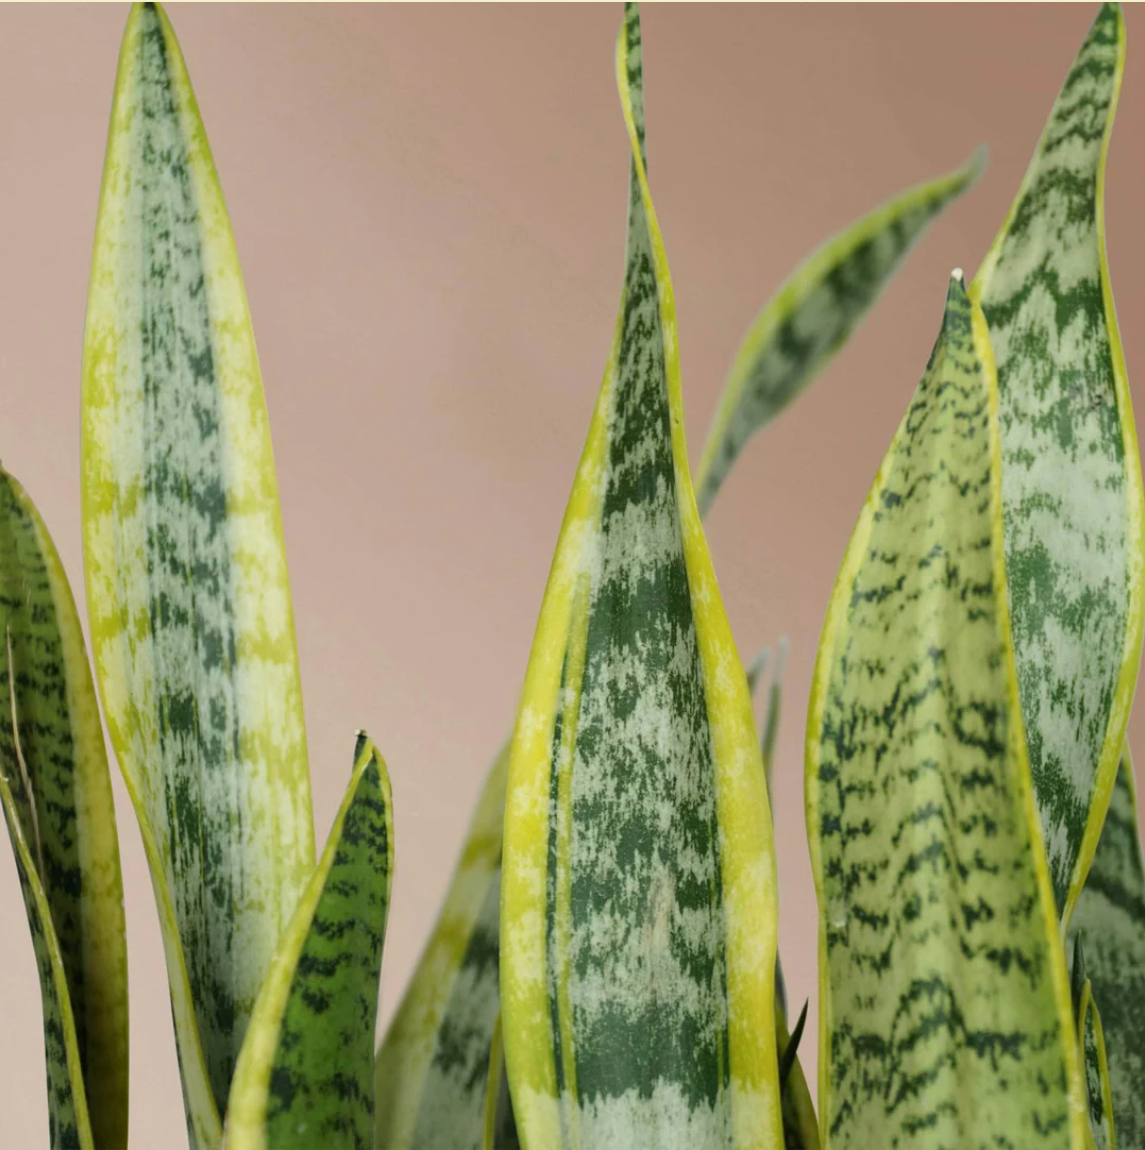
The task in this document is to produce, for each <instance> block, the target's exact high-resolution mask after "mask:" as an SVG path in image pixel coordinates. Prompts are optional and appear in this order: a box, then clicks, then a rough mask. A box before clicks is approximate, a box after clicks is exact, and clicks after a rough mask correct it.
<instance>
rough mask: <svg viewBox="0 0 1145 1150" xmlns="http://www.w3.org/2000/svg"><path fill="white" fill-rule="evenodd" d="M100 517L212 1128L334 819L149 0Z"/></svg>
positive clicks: (115, 678) (90, 405) (115, 176)
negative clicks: (314, 802)
mask: <svg viewBox="0 0 1145 1150" xmlns="http://www.w3.org/2000/svg"><path fill="white" fill-rule="evenodd" d="M83 521H84V558H85V568H86V574H87V599H88V607H89V612H90V617H91V632H92V643H93V647H94V653H95V662H96V671H97V677H98V681H99V686H100V691H101V693H102V696H103V702H104V709H105V713H106V716H107V723H108V729H109V731H110V734H111V739H112V743H113V745H114V747H115V751H116V755H117V756H118V758H119V762H120V766H121V767H122V769H123V774H124V778H125V779H126V781H127V784H128V789H129V791H130V793H131V796H132V800H133V802H134V804H135V808H136V813H137V815H138V817H139V821H140V825H141V827H142V830H143V837H144V843H145V845H146V847H147V850H148V856H149V857H148V861H149V863H150V865H151V868H152V879H153V885H154V888H155V892H156V898H157V901H158V903H159V908H160V916H161V920H162V925H163V930H164V943H165V947H166V952H167V963H168V976H169V980H170V984H171V994H172V1002H173V1007H174V1013H175V1020H176V1031H177V1037H178V1042H179V1054H180V1065H181V1068H182V1072H183V1076H184V1087H185V1094H186V1096H187V1099H188V1103H189V1107H190V1117H191V1121H192V1125H193V1127H194V1128H195V1129H196V1131H197V1137H199V1138H200V1139H201V1140H204V1141H205V1142H206V1143H208V1144H211V1143H213V1142H215V1141H217V1138H218V1135H219V1129H218V1114H219V1113H221V1112H222V1111H223V1109H224V1108H225V1105H226V1099H227V1091H228V1088H229V1083H230V1079H231V1074H232V1072H233V1069H234V1064H235V1059H236V1058H237V1056H238V1051H239V1047H240V1045H241V1043H242V1038H243V1034H244V1032H245V1030H246V1026H247V1021H248V1019H249V1017H250V1012H251V1010H252V1008H253V1006H254V1001H255V997H256V996H257V994H258V990H259V987H260V986H261V984H262V979H263V976H264V974H265V973H266V969H267V965H268V963H269V961H270V956H271V954H272V952H273V950H274V946H275V943H276V942H277V940H278V936H279V935H280V934H281V932H282V930H283V929H284V927H285V926H286V924H287V922H288V921H289V920H290V916H291V914H292V912H293V910H294V907H295V905H296V903H297V901H298V896H299V894H300V892H301V890H302V888H303V887H304V885H305V883H306V881H307V879H308V877H309V874H310V872H311V869H312V868H313V865H314V831H313V824H312V817H311V813H310V790H309V775H308V771H307V761H306V741H305V732H304V729H303V716H302V698H301V689H300V683H299V674H298V663H297V655H296V650H295V641H294V625H293V619H292V614H291V605H290V594H289V588H288V584H287V574H286V560H285V554H284V550H283V541H282V527H281V522H280V517H279V508H278V495H277V487H276V481H275V474H274V464H273V460H272V456H271V444H270V433H269V428H268V424H267V415H266V407H265V403H264V400H263V392H262V382H261V378H260V375H259V368H258V359H257V357H256V354H255V346H254V337H253V334H252V331H251V324H250V316H249V314H248V311H247V303H246V296H245V294H244V291H243V285H242V275H241V272H240V270H239V263H238V257H237V254H236V252H235V245H234V240H233V238H232V236H231V230H230V224H229V222H228V219H227V214H226V208H225V206H224V204H223V197H222V192H221V190H220V187H219V182H218V177H217V175H216V172H215V167H214V164H213V162H212V160H211V153H210V149H209V147H208V144H207V137H206V134H205V132H204V129H203V124H202V121H201V120H200V118H199V111H198V107H197V105H196V103H195V97H194V94H193V93H192V91H191V84H190V81H189V79H188V77H187V72H186V68H185V66H184V63H183V58H182V55H181V54H180V52H179V47H178V44H177V43H176V41H175V36H174V33H173V32H172V30H171V26H170V24H169V23H168V21H167V18H166V16H165V14H164V13H163V12H162V10H161V9H160V8H159V7H158V5H152V4H137V5H135V6H134V7H133V8H132V11H131V16H130V18H129V20H128V24H127V30H126V33H125V36H124V42H123V50H122V54H121V56H120V62H119V73H118V76H117V79H116V87H115V99H114V104H113V107H112V116H111V129H110V133H109V136H108V144H107V156H106V161H105V167H104V176H103V189H102V193H101V196H100V207H99V218H98V223H97V229H96V243H95V254H94V258H93V262H92V276H91V291H90V295H89V298H88V313H87V329H86V333H85V339H84V364H83ZM204 1073H205V1074H206V1076H207V1081H206V1082H204V1080H203V1075H204ZM212 1099H213V1101H212Z"/></svg>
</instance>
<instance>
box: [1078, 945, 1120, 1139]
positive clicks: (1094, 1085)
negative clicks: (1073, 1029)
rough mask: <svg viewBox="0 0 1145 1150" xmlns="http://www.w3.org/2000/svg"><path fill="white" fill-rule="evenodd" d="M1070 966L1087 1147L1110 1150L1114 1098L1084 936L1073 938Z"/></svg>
mask: <svg viewBox="0 0 1145 1150" xmlns="http://www.w3.org/2000/svg"><path fill="white" fill-rule="evenodd" d="M1071 941H1072V944H1073V946H1072V950H1073V955H1072V959H1071V965H1070V998H1071V1000H1072V1002H1073V1016H1074V1019H1075V1021H1076V1023H1077V1044H1078V1051H1079V1054H1080V1057H1081V1062H1082V1066H1083V1067H1084V1068H1085V1091H1086V1097H1087V1099H1088V1102H1089V1132H1090V1145H1091V1146H1092V1147H1093V1148H1094V1150H1110V1148H1111V1147H1112V1146H1113V1145H1114V1142H1115V1140H1114V1132H1113V1096H1112V1092H1111V1088H1110V1080H1109V1062H1108V1059H1107V1057H1106V1050H1105V1034H1104V1031H1103V1029H1102V1026H1101V1016H1100V1015H1099V1014H1098V1011H1097V1004H1096V1003H1095V1002H1094V1000H1093V983H1092V982H1090V980H1089V976H1088V972H1087V970H1086V961H1085V946H1084V932H1083V931H1079V932H1077V934H1076V935H1075V936H1074V937H1073V939H1072V940H1071Z"/></svg>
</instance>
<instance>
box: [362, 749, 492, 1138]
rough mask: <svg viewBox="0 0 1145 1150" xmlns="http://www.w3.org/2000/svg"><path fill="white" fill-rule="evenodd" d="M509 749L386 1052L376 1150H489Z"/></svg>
mask: <svg viewBox="0 0 1145 1150" xmlns="http://www.w3.org/2000/svg"><path fill="white" fill-rule="evenodd" d="M508 768H509V747H508V745H507V744H506V746H505V747H504V748H503V749H502V750H501V752H500V753H499V754H498V755H497V758H496V761H495V762H494V763H493V767H492V769H491V770H490V772H489V778H488V779H487V780H486V783H485V788H484V790H483V791H482V793H481V797H480V799H479V800H478V804H477V810H476V812H475V814H474V816H473V821H472V824H471V825H470V828H469V834H468V837H467V839H466V843H465V847H464V849H463V850H462V853H461V858H460V859H459V860H458V863H457V868H456V870H455V871H454V875H453V879H452V882H451V884H450V887H449V892H448V894H447V895H446V899H445V904H444V906H443V907H442V909H441V913H440V914H439V915H438V919H437V922H436V924H435V925H434V929H433V934H432V935H431V937H430V940H429V943H428V945H427V946H426V949H425V951H424V952H423V954H422V956H421V959H420V961H419V963H418V966H417V969H416V971H415V973H414V977H413V980H412V982H411V983H410V985H409V987H408V988H407V989H406V992H405V995H404V997H403V998H402V1001H401V1004H400V1005H399V1007H398V1010H397V1013H396V1014H395V1015H394V1020H393V1022H392V1023H391V1024H390V1028H389V1030H388V1031H387V1032H386V1036H385V1039H384V1040H383V1042H382V1045H381V1046H380V1047H379V1049H378V1056H377V1062H376V1064H375V1082H376V1087H375V1089H376V1095H377V1101H378V1116H377V1126H376V1131H377V1133H376V1142H375V1145H376V1146H377V1150H437V1148H438V1147H443V1146H448V1147H449V1148H450V1150H481V1145H482V1130H483V1124H484V1115H485V1108H486V1082H487V1079H488V1075H489V1051H490V1044H491V1043H492V1040H493V1032H494V1029H495V1027H496V1024H497V1018H498V1014H499V1010H500V995H499V992H498V970H499V963H498V957H499V936H500V917H499V916H500V891H501V828H502V822H503V820H504V813H505V784H506V779H507V777H508Z"/></svg>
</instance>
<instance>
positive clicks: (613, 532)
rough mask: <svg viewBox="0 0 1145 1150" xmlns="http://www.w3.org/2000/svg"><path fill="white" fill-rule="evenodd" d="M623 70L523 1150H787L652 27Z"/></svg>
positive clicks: (529, 730) (548, 709)
mask: <svg viewBox="0 0 1145 1150" xmlns="http://www.w3.org/2000/svg"><path fill="white" fill-rule="evenodd" d="M616 61H617V78H618V83H619V87H620V94H621V102H622V105H623V109H624V117H625V121H626V124H627V127H628V133H629V138H630V142H631V147H632V161H631V178H630V184H629V189H630V196H629V215H628V243H627V253H626V270H625V277H624V288H623V293H622V297H621V305H620V314H619V317H618V320H617V326H616V333H615V337H614V342H613V348H612V354H611V356H610V359H609V362H608V365H607V367H606V370H605V377H604V382H603V385H602V387H601V390H600V395H599V398H598V400H597V405H596V409H595V411H594V414H593V417H592V422H591V425H590V428H589V433H588V440H587V443H586V445H585V449H584V453H583V455H582V457H581V462H580V466H579V468H578V471H577V476H576V480H575V483H574V486H573V490H572V495H571V497H570V500H569V504H568V509H567V511H566V513H565V520H564V525H563V527H562V530H561V535H560V539H559V541H558V544H557V553H556V557H555V559H554V561H553V568H552V573H551V575H550V578H549V584H548V587H547V589H546V592H545V598H544V603H543V606H542V609H541V617H540V621H539V623H538V626H537V633H536V638H535V640H534V644H533V650H532V656H531V658H530V662H529V668H528V672H527V675H526V680H525V687H524V691H523V696H522V702H521V709H520V713H519V717H518V721H517V726H516V731H515V734H514V740H513V749H512V757H511V760H510V767H509V789H508V797H507V800H506V810H505V848H504V869H503V876H502V896H501V945H502V952H501V1022H502V1027H503V1032H504V1043H505V1060H506V1065H507V1068H508V1078H509V1085H510V1089H511V1093H512V1099H513V1109H514V1116H515V1119H516V1127H517V1131H518V1133H519V1134H520V1137H521V1141H522V1145H524V1146H525V1147H526V1148H527V1150H559V1148H561V1147H577V1148H578V1150H606V1148H607V1150H612V1148H613V1147H619V1146H624V1147H626V1148H630V1150H672V1148H675V1147H680V1148H684V1147H686V1148H687V1150H714V1148H716V1147H719V1148H720V1150H727V1148H729V1147H734V1148H735V1150H747V1148H749V1147H750V1148H753V1150H765V1148H768V1150H770V1148H772V1147H775V1146H778V1145H780V1144H781V1139H782V1133H781V1120H780V1101H779V1087H778V1066H777V1059H776V1049H775V1046H776V1044H775V1021H774V1010H773V1007H774V966H775V945H776V888H775V859H774V847H773V842H772V834H771V824H770V811H769V809H768V802H767V789H766V783H765V779H764V772H763V764H762V762H761V760H760V754H759V746H758V742H757V740H756V735H755V726H754V723H753V722H752V717H751V703H750V699H749V696H748V691H747V683H746V680H745V677H744V673H743V667H742V664H741V662H740V658H739V655H738V653H737V651H736V649H735V645H734V643H733V640H732V637H731V633H730V630H729V628H728V623H727V619H726V617H725V615H724V612H723V607H722V604H721V602H720V597H719V591H718V588H717V586H716V581H715V576H714V573H713V571H712V566H711V560H710V558H709V556H708V552H707V547H706V544H705V542H704V537H703V532H702V529H701V527H700V520H699V514H698V512H697V510H696V505H695V499H694V496H693V493H692V487H691V478H690V475H689V471H688V463H687V450H686V444H685V441H684V434H683V423H682V408H681V394H680V375H679V361H678V358H677V348H676V325H675V314H674V304H673V298H672V287H671V281H670V278H669V274H668V266H667V261H666V259H665V255H664V249H663V244H662V241H661V237H660V232H659V228H658V225H657V223H656V217H655V213H654V210H653V207H652V201H651V197H650V194H649V191H648V183H647V176H646V173H645V158H644V93H643V75H642V64H641V51H640V24H639V17H638V15H637V12H636V9H635V7H634V6H631V5H630V6H628V7H627V8H626V14H625V21H624V25H623V27H622V30H621V35H620V39H619V43H618V46H617V56H616Z"/></svg>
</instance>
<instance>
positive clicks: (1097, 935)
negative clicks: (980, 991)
mask: <svg viewBox="0 0 1145 1150" xmlns="http://www.w3.org/2000/svg"><path fill="white" fill-rule="evenodd" d="M1072 929H1073V931H1074V933H1075V935H1076V934H1080V933H1084V937H1085V958H1086V974H1087V975H1088V977H1089V980H1090V981H1091V982H1092V983H1093V998H1094V1001H1095V1003H1096V1004H1097V1008H1098V1011H1099V1012H1100V1016H1101V1022H1102V1030H1103V1033H1104V1039H1105V1046H1106V1049H1107V1051H1108V1055H1109V1058H1108V1066H1109V1079H1110V1089H1111V1093H1112V1101H1113V1123H1114V1129H1115V1131H1116V1134H1117V1145H1118V1146H1119V1147H1121V1150H1137V1148H1138V1147H1141V1146H1145V1092H1143V1091H1142V1083H1143V1082H1145V867H1143V866H1142V861H1141V835H1140V832H1139V830H1138V826H1137V798H1136V791H1135V787H1134V781H1133V764H1132V762H1131V761H1130V758H1129V751H1128V749H1126V750H1125V752H1124V754H1123V756H1122V759H1121V769H1120V770H1119V772H1118V775H1117V784H1116V786H1115V788H1114V791H1113V799H1112V801H1111V802H1110V804H1109V812H1108V814H1107V815H1106V818H1105V826H1104V829H1103V830H1102V832H1101V842H1100V843H1099V844H1098V847H1097V854H1096V855H1095V857H1094V860H1093V867H1092V869H1091V870H1090V872H1089V877H1088V878H1087V879H1086V883H1085V889H1084V890H1083V891H1082V894H1081V898H1080V899H1079V900H1078V904H1077V910H1076V912H1075V913H1074V916H1073V923H1072Z"/></svg>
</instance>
